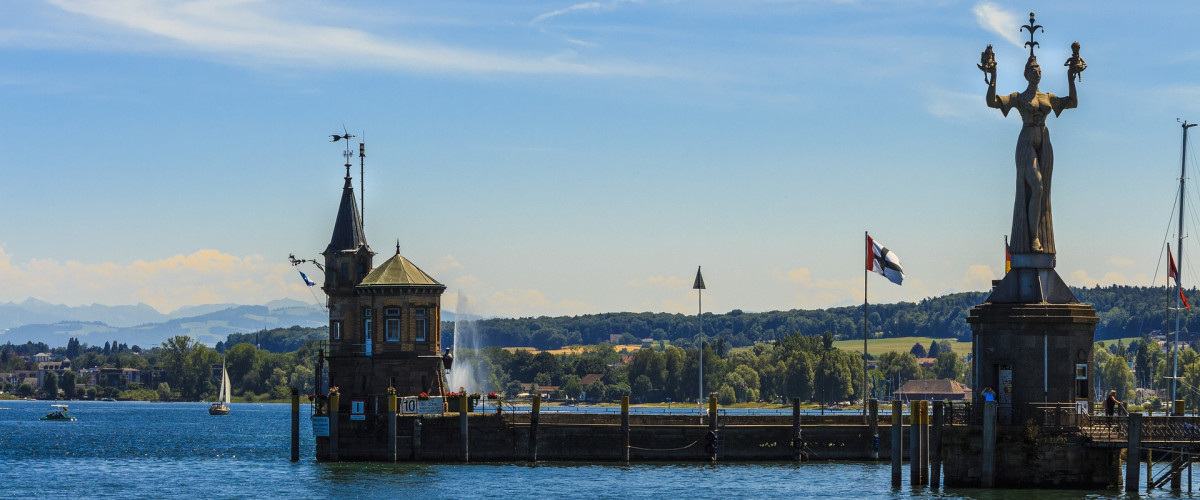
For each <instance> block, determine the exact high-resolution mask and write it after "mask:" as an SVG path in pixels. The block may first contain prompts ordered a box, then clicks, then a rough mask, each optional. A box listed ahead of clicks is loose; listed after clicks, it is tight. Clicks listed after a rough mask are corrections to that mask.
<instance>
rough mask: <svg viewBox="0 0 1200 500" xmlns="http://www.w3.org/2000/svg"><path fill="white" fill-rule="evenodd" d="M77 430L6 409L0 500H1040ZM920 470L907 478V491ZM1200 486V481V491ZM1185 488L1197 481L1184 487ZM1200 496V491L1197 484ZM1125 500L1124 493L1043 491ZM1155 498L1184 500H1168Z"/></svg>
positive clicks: (128, 429) (282, 418) (199, 432)
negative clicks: (429, 460)
mask: <svg viewBox="0 0 1200 500" xmlns="http://www.w3.org/2000/svg"><path fill="white" fill-rule="evenodd" d="M70 404H71V414H72V416H74V417H76V418H77V419H78V421H76V422H44V421H40V420H38V418H39V417H40V416H42V415H44V414H45V413H46V412H47V411H49V409H50V408H49V404H48V403H46V402H39V401H0V498H48V497H54V498H163V497H177V498H199V497H202V496H203V497H204V498H260V497H276V498H279V499H292V498H397V497H404V498H417V499H423V498H434V499H440V498H528V497H533V496H542V497H545V498H622V499H623V498H659V499H664V498H677V497H683V498H722V497H731V498H784V497H800V498H889V499H890V498H914V497H937V498H987V499H1021V500H1027V499H1028V498H1029V497H1030V495H1031V492H1028V491H1016V492H1006V491H994V492H992V491H983V490H939V491H930V490H928V489H924V488H922V489H912V488H908V487H904V488H900V489H892V488H891V486H890V480H891V468H890V465H889V464H887V463H884V462H880V463H860V462H833V463H829V462H825V463H804V464H792V463H766V464H761V463H719V464H715V465H710V464H657V463H653V464H631V465H626V464H564V463H539V464H536V465H528V464H525V463H509V464H403V463H401V464H391V463H321V462H316V461H315V460H313V459H312V456H313V439H312V434H311V432H310V427H309V423H308V414H307V411H308V406H307V405H304V406H302V407H301V408H302V416H301V460H300V461H299V462H296V463H293V462H290V461H289V460H288V458H289V450H290V437H289V436H290V434H289V432H290V431H289V429H290V422H291V418H290V406H289V405H281V404H274V405H272V404H268V405H258V404H236V403H235V404H233V405H230V406H231V407H232V412H231V414H230V415H228V416H223V417H222V416H211V415H209V414H208V412H207V408H208V405H207V404H203V403H132V402H72V403H70ZM907 472H908V467H907V465H906V466H905V467H904V473H905V477H904V482H905V484H907V482H908V477H907ZM1198 479H1200V478H1198ZM1184 484H1185V487H1186V484H1187V482H1186V478H1185V482H1184ZM1198 486H1200V484H1198ZM1032 493H1035V494H1036V497H1037V498H1063V499H1066V498H1083V497H1090V498H1118V497H1121V495H1120V494H1118V493H1117V492H1077V491H1076V492H1059V491H1054V492H1051V491H1038V492H1032ZM1141 496H1142V497H1143V498H1146V497H1149V498H1163V497H1174V495H1171V494H1170V493H1169V492H1166V491H1163V490H1156V491H1154V492H1151V493H1150V494H1149V495H1147V494H1145V493H1143V494H1142V495H1141Z"/></svg>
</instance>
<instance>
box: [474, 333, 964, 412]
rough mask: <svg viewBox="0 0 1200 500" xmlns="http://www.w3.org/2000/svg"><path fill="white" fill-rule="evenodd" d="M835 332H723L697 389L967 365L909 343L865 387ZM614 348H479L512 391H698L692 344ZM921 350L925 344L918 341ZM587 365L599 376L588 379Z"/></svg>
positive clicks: (814, 385) (832, 380) (944, 373)
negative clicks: (928, 358)
mask: <svg viewBox="0 0 1200 500" xmlns="http://www.w3.org/2000/svg"><path fill="white" fill-rule="evenodd" d="M833 339H834V337H833V334H832V333H830V332H825V333H824V334H823V335H817V336H812V335H801V334H798V333H793V334H789V335H785V336H783V337H781V338H779V339H777V340H776V341H775V342H772V343H759V344H755V345H754V346H751V347H745V348H733V347H731V345H730V343H728V342H725V341H724V339H722V338H717V339H715V340H713V342H711V343H709V342H706V343H705V345H704V350H703V356H704V358H703V359H704V391H705V394H704V397H707V396H708V395H709V394H713V395H716V396H717V398H718V400H719V401H720V403H721V404H734V403H741V402H755V401H783V400H788V399H791V398H800V399H801V400H804V401H820V402H829V403H832V402H841V401H854V400H860V399H863V397H864V396H866V397H868V398H869V397H886V395H887V394H890V393H891V392H892V391H894V390H896V389H897V388H898V387H899V386H900V385H902V384H903V383H904V382H907V381H908V380H911V379H914V378H950V379H956V380H960V381H961V380H963V377H964V376H965V374H966V373H969V371H968V369H967V366H966V364H965V363H964V362H963V361H962V360H961V359H959V357H958V355H957V354H955V353H954V352H953V351H951V350H950V346H949V342H946V341H943V342H942V343H941V344H936V343H935V344H932V345H931V346H930V348H929V350H932V351H933V354H934V356H933V357H936V358H937V363H936V364H935V365H934V366H933V367H932V368H929V369H926V368H922V367H921V366H920V365H919V364H918V363H917V356H916V355H914V354H913V353H912V352H903V353H894V352H893V353H887V354H884V355H883V356H881V357H880V359H879V360H878V363H877V366H876V367H875V368H873V369H872V370H871V371H870V372H869V373H868V380H867V386H866V388H865V389H864V388H863V380H862V372H863V360H862V357H861V354H859V353H855V352H849V351H843V350H840V349H837V348H835V347H833ZM615 349H616V348H615V347H614V346H613V345H609V344H598V345H595V346H589V347H585V348H583V349H582V350H581V351H580V352H578V353H568V354H551V353H549V352H546V351H542V352H539V353H536V354H534V353H533V352H530V351H528V350H523V349H504V348H500V347H486V348H483V349H481V352H480V353H479V354H480V355H479V356H478V358H480V359H481V360H482V361H481V362H482V364H483V368H484V370H485V371H486V373H488V379H487V380H488V382H487V383H488V388H489V389H495V390H497V391H502V392H504V394H505V395H506V397H509V398H512V397H516V396H517V395H519V394H520V393H521V392H523V391H524V390H525V389H524V386H523V385H522V383H525V384H530V383H532V385H533V387H532V388H531V389H533V390H534V391H535V392H539V391H538V389H541V388H545V387H547V386H551V387H555V388H556V389H555V390H554V391H553V392H552V393H551V398H552V399H564V398H569V399H582V400H590V401H615V400H618V399H619V398H620V397H621V396H630V397H631V399H633V400H634V401H637V402H669V401H676V402H684V401H695V400H696V399H697V398H699V397H700V396H701V391H700V376H699V364H700V362H699V359H700V350H699V349H696V348H682V347H678V346H676V345H672V344H667V343H665V342H658V343H654V344H652V345H651V346H649V347H646V348H642V349H639V350H636V351H634V352H632V353H630V352H618V351H616V350H615ZM915 349H916V346H914V350H915ZM921 351H922V352H923V353H924V351H926V349H925V348H924V347H923V346H922V347H921ZM472 354H474V353H460V357H461V356H467V357H471V358H475V357H476V356H473V355H472ZM588 375H603V377H602V378H600V379H599V380H595V381H590V383H588V384H586V385H585V384H584V383H583V381H584V379H585V378H587V376H588ZM593 378H594V377H593ZM864 391H865V392H864Z"/></svg>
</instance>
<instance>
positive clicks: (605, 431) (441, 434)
mask: <svg viewBox="0 0 1200 500" xmlns="http://www.w3.org/2000/svg"><path fill="white" fill-rule="evenodd" d="M791 418H792V417H791V416H729V417H720V418H718V423H719V425H718V430H719V433H718V434H719V436H720V438H719V442H718V456H719V458H718V460H720V461H790V460H792V457H793V449H792V425H791ZM629 420H630V429H629V434H630V436H629V443H630V452H629V458H630V460H631V461H671V462H701V461H703V462H707V461H709V460H710V454H709V453H708V451H707V450H706V449H705V448H706V444H707V443H706V441H705V435H706V434H707V433H708V419H707V417H703V418H702V417H700V416H697V415H693V416H683V415H630V418H629ZM417 421H419V422H420V426H419V428H420V436H419V438H418V437H417V436H416V435H415V434H416V433H415V432H414V430H415V429H416V428H417V427H416V426H415V425H414V424H415V423H416V422H417ZM862 421H863V419H862V417H861V416H853V417H851V416H826V417H817V416H811V417H810V416H808V415H806V416H804V420H803V425H801V438H802V439H803V441H804V448H803V450H804V455H805V459H807V460H869V459H871V458H872V451H873V446H874V444H875V440H874V439H873V437H872V435H871V431H870V427H869V426H867V425H864V424H863V423H862ZM338 427H339V429H338V430H339V434H340V438H339V443H338V444H339V447H338V454H339V459H340V460H345V461H356V460H378V461H386V460H389V457H388V456H387V448H388V447H387V439H388V437H387V427H388V426H387V420H386V417H385V416H382V415H380V416H374V415H369V416H368V418H367V419H366V420H363V421H348V420H347V419H342V420H341V422H340V425H339V426H338ZM467 427H468V454H469V460H470V461H471V462H495V461H524V460H526V459H527V458H528V457H529V432H530V428H531V426H530V424H529V415H528V414H518V415H509V414H505V415H502V416H498V415H496V414H483V413H473V414H470V415H469V417H468V424H467ZM396 431H397V432H396V450H397V460H400V461H410V460H419V461H429V462H457V461H460V454H461V444H462V441H461V428H460V419H459V416H458V415H457V414H448V415H445V416H420V417H417V416H399V417H397V425H396ZM878 432H879V440H878V447H879V450H878V457H880V458H879V459H880V460H885V461H886V460H888V459H890V457H891V442H892V437H891V426H890V423H889V419H888V418H887V417H881V418H880V419H879V425H878ZM903 432H904V437H905V441H906V442H907V438H908V427H907V426H904V431H903ZM537 438H538V439H537V441H538V446H537V459H538V460H545V461H582V462H605V461H621V460H623V459H624V448H623V447H624V443H625V439H624V435H623V433H622V429H621V416H620V415H619V414H542V415H540V418H539V423H538V436H537ZM418 439H419V443H420V445H419V447H418V446H417V445H416V443H417V442H418ZM317 458H318V459H320V460H326V459H328V458H329V441H328V438H318V439H317Z"/></svg>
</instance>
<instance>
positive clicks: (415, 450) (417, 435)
mask: <svg viewBox="0 0 1200 500" xmlns="http://www.w3.org/2000/svg"><path fill="white" fill-rule="evenodd" d="M412 435H413V438H412V459H413V460H420V459H421V419H420V418H414V419H413V429H412Z"/></svg>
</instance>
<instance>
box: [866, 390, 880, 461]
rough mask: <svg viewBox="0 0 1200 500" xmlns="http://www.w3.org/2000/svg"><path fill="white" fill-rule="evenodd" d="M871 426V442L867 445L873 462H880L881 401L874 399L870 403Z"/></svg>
mask: <svg viewBox="0 0 1200 500" xmlns="http://www.w3.org/2000/svg"><path fill="white" fill-rule="evenodd" d="M868 405H869V409H868V411H869V415H870V417H869V418H870V420H869V424H870V426H871V442H870V443H867V447H868V448H867V449H868V450H869V451H870V453H869V454H868V455H867V456H869V457H871V460H879V400H878V399H872V400H871V401H870V402H869V403H868Z"/></svg>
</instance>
